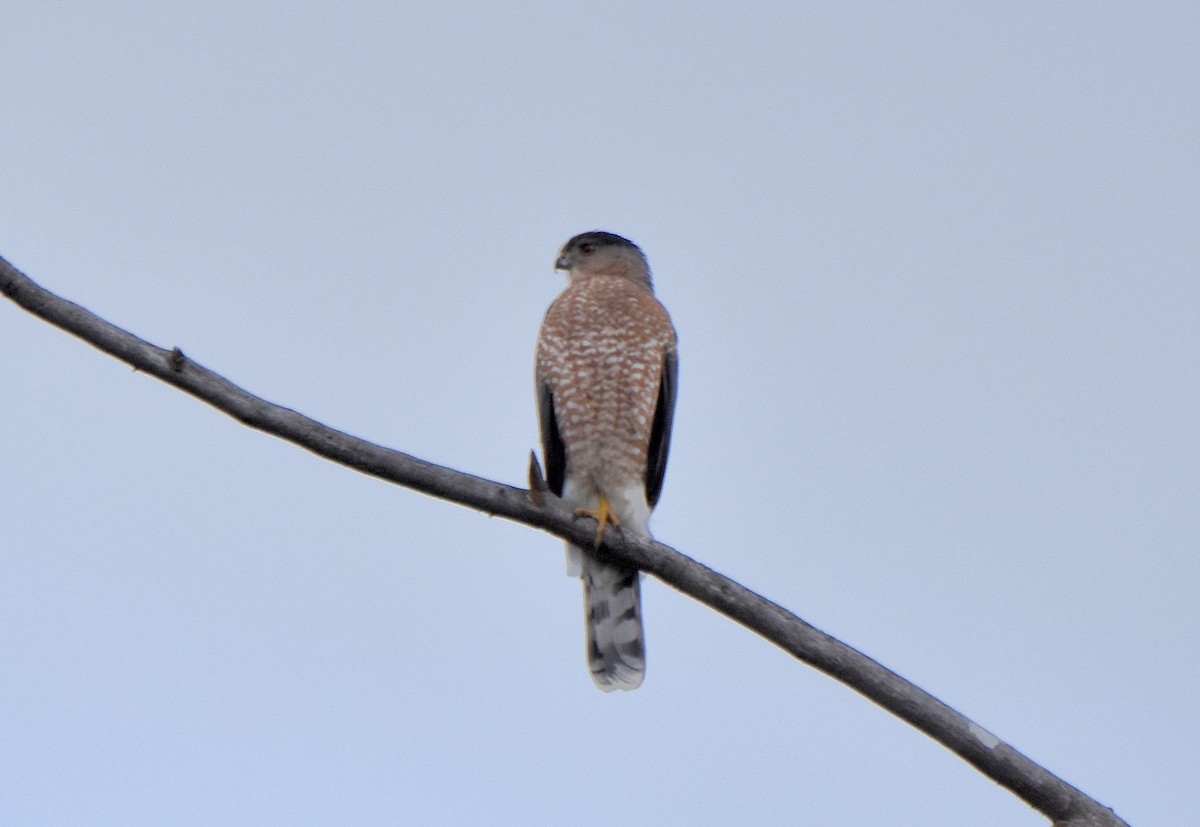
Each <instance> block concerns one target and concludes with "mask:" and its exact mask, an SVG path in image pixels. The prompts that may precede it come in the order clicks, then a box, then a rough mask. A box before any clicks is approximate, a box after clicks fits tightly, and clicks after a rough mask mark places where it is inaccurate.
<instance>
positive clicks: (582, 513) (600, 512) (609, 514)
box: [575, 494, 621, 548]
mask: <svg viewBox="0 0 1200 827" xmlns="http://www.w3.org/2000/svg"><path fill="white" fill-rule="evenodd" d="M575 516H576V517H591V518H592V519H593V520H595V521H596V522H597V523H599V524H600V525H599V526H598V527H597V528H596V548H600V542H601V541H602V540H603V539H604V529H605V527H606V526H607V525H608V524H609V523H612V524H613V525H614V526H615V527H617V528H620V527H621V521H620V519H618V518H617V515H616V514H615V513H614V512H613V510H612V506H610V505H609V504H608V497H606V496H604V495H603V494H601V495H600V504H599V505H598V506H596V507H595V508H594V509H593V508H577V509H575Z"/></svg>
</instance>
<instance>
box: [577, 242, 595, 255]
mask: <svg viewBox="0 0 1200 827" xmlns="http://www.w3.org/2000/svg"><path fill="white" fill-rule="evenodd" d="M579 251H580V252H581V253H583V254H584V255H585V256H590V255H591V254H592V253H594V252H596V245H595V244H593V243H592V242H590V241H586V242H584V243H583V244H580V245H579Z"/></svg>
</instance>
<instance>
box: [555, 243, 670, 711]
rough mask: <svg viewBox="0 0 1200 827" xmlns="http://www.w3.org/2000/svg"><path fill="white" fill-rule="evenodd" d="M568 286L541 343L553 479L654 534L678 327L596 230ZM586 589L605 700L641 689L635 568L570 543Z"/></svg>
mask: <svg viewBox="0 0 1200 827" xmlns="http://www.w3.org/2000/svg"><path fill="white" fill-rule="evenodd" d="M554 268H555V269H556V270H566V271H567V278H568V282H569V283H568V284H567V288H566V289H565V290H563V292H562V294H561V295H560V296H559V297H558V298H557V299H555V300H554V303H553V304H551V305H550V309H549V310H547V311H546V318H545V320H544V321H543V322H542V330H541V334H540V335H539V336H538V346H537V396H538V416H539V419H540V422H541V431H542V453H543V456H544V458H545V460H546V481H547V483H548V484H549V486H550V489H551V490H552V491H554V493H555V494H557V495H558V496H560V497H562V498H563V499H564V500H565V501H566V502H567V503H568V504H569V505H573V506H575V507H576V509H577V512H576V513H578V514H580V515H587V516H590V517H593V518H595V519H596V521H597V523H598V528H597V531H596V544H597V546H599V544H600V540H601V539H602V538H603V536H604V529H605V527H606V526H608V525H609V524H612V525H614V526H620V527H621V530H623V531H631V532H633V533H634V534H637V535H639V536H642V537H649V536H650V531H649V529H648V527H647V523H648V522H649V520H650V512H651V511H652V510H653V509H654V506H655V504H656V503H657V502H658V495H659V493H660V492H661V491H662V482H663V473H664V472H665V471H666V468H667V448H668V446H669V444H670V440H671V416H672V413H673V411H674V407H675V375H676V358H675V330H674V328H673V327H672V326H671V319H670V317H669V316H668V315H667V311H666V309H665V308H664V307H663V306H662V305H661V304H659V303H658V300H657V299H656V298H654V286H653V284H651V281H650V266H649V264H647V263H646V257H645V255H643V254H642V251H641V250H639V249H638V247H637V245H635V244H634V243H633V242H632V241H629V240H628V239H625V238H621V236H619V235H613V234H612V233H604V232H590V233H583V234H582V235H577V236H575V237H574V238H572V239H571V240H570V241H568V242H567V243H566V244H565V245H563V248H562V251H561V252H560V253H559V256H558V261H556V262H555V264H554ZM567 573H568V574H573V575H578V576H579V577H580V578H581V579H582V580H583V599H584V623H585V625H586V627H587V656H588V663H589V665H590V666H591V670H592V679H593V680H594V681H595V682H596V685H597V686H599V687H600V688H601V689H603V690H604V691H606V692H608V691H611V690H613V689H636V688H637V687H638V685H639V684H641V682H642V675H643V674H644V673H645V671H646V650H645V642H644V639H643V633H642V610H641V591H640V588H639V584H638V578H639V573H638V571H637V570H636V569H633V568H626V567H618V566H613V565H611V564H609V563H602V562H600V561H599V560H598V559H596V557H595V556H594V555H593V554H592V553H591V552H590V550H588V549H581V548H576V547H575V546H571V545H568V546H567Z"/></svg>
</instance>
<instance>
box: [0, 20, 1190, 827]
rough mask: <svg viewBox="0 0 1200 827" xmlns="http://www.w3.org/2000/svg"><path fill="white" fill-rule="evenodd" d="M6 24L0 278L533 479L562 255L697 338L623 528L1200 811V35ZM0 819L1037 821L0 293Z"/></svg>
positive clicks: (874, 711)
mask: <svg viewBox="0 0 1200 827" xmlns="http://www.w3.org/2000/svg"><path fill="white" fill-rule="evenodd" d="M247 5H248V4H244V3H216V2H214V3H204V4H193V6H191V7H186V6H180V5H179V4H154V3H106V4H94V3H75V4H72V3H31V2H11V3H6V4H5V5H4V6H3V9H0V111H2V112H3V119H4V124H3V127H0V254H3V255H4V256H5V257H7V258H8V259H9V260H11V261H12V262H13V263H14V264H15V265H16V266H17V267H19V268H21V269H23V270H25V271H26V272H27V273H28V274H29V275H30V276H32V277H33V278H35V279H36V280H38V281H40V282H41V283H42V284H43V285H45V286H46V287H48V288H50V289H52V290H55V291H57V292H59V293H61V294H62V295H64V296H67V297H69V298H71V299H72V300H74V301H76V302H79V303H81V304H83V305H85V306H86V307H89V308H90V309H92V310H93V311H95V312H97V313H99V314H100V315H102V316H104V317H105V318H107V319H109V320H110V321H112V322H114V323H116V324H119V325H121V326H123V327H126V328H127V329H129V330H131V331H133V332H135V333H137V334H139V335H141V336H144V337H146V338H148V339H149V340H150V341H152V342H154V343H156V344H158V345H161V346H165V347H171V346H175V345H178V346H179V347H181V348H182V349H183V350H184V352H186V353H187V354H188V355H189V356H191V357H192V358H194V359H196V360H197V361H199V362H201V363H202V364H204V365H206V366H208V367H210V368H211V369H213V370H216V371H217V372H219V373H222V374H224V375H225V376H227V377H229V378H230V379H231V380H233V381H235V382H237V383H239V384H240V385H242V386H243V387H246V388H248V389H250V390H252V391H253V392H255V393H258V394H260V395H262V396H264V397H266V398H268V399H270V400H272V401H275V402H278V403H280V404H283V405H286V406H288V407H292V408H295V409H297V410H299V411H301V412H303V413H305V414H308V415H310V416H313V417H315V418H317V419H320V420H322V421H324V422H326V423H328V424H330V425H333V426H334V427H337V428H340V429H342V430H346V431H349V432H352V433H354V434H357V435H359V436H362V437H365V438H368V439H372V440H375V441H378V442H380V443H382V444H384V445H388V446H391V447H395V448H399V449H401V450H404V451H407V452H410V453H413V454H415V455H417V456H420V457H423V458H425V459H429V460H432V461H435V462H440V463H443V464H447V465H451V466H454V467H457V468H461V469H464V470H468V471H471V472H474V473H477V474H482V475H485V476H488V477H491V478H493V479H498V480H503V481H506V482H510V483H516V484H520V483H521V482H522V480H523V479H524V475H525V467H526V462H527V456H528V451H529V449H530V448H531V447H533V446H534V444H535V442H536V419H535V409H534V397H533V388H532V354H533V346H534V339H535V336H536V333H537V327H538V324H539V322H540V320H541V315H542V313H543V312H544V310H545V308H546V306H547V305H548V304H549V302H550V301H551V300H552V299H553V297H554V296H555V295H556V293H557V292H558V290H560V289H561V287H562V284H563V277H562V275H561V274H557V273H555V272H553V271H552V269H551V268H552V263H553V260H554V255H555V253H556V251H557V249H558V247H559V245H560V244H561V243H562V242H563V241H564V240H565V239H566V238H567V237H569V236H571V235H573V234H575V233H577V232H580V231H583V230H589V229H606V230H611V231H613V232H618V233H621V234H623V235H626V236H628V237H630V238H632V239H633V240H634V241H636V242H638V243H639V244H640V245H641V246H642V247H643V249H644V250H645V251H646V253H647V255H648V256H649V259H650V262H651V265H652V266H653V268H654V271H655V277H656V281H657V285H658V289H659V295H660V297H661V298H662V299H663V301H664V302H665V304H666V305H667V307H668V308H669V309H670V310H671V312H672V314H673V316H674V320H675V324H676V326H677V328H678V330H679V335H680V348H681V366H680V370H681V373H680V376H681V380H680V381H681V384H680V392H679V403H678V410H677V415H676V431H675V438H674V441H673V455H672V457H671V464H670V467H669V468H668V472H667V479H666V486H665V491H664V494H663V499H662V502H661V506H660V508H659V511H658V513H657V515H656V518H655V521H654V524H653V525H654V529H655V532H656V535H657V536H658V537H659V538H660V539H661V540H663V541H664V542H667V543H669V544H671V545H674V546H676V547H677V548H679V549H680V550H682V551H684V552H686V553H688V554H690V555H692V556H694V557H696V558H698V559H700V560H701V561H703V562H705V563H707V564H709V565H712V566H713V567H715V568H717V569H718V570H720V571H722V572H724V573H727V574H729V575H730V576H732V577H734V578H736V579H738V580H740V581H741V582H743V583H745V584H746V585H747V586H749V587H751V588H754V589H756V590H758V591H760V592H762V593H764V594H766V595H767V596H769V597H771V598H772V599H774V600H777V601H779V602H781V603H783V604H784V605H786V606H788V607H789V608H791V609H793V610H795V611H796V612H798V613H799V614H800V615H801V616H802V617H804V618H805V619H807V620H809V621H810V622H813V623H815V624H816V625H818V626H820V627H821V628H823V629H824V630H826V631H828V632H829V633H831V634H833V635H835V636H838V637H840V638H842V639H843V640H846V641H847V642H849V643H851V644H852V645H855V646H857V647H859V648H860V649H862V650H863V651H865V652H866V653H868V654H870V655H871V656H873V657H875V658H877V659H878V660H880V661H882V662H883V663H884V664H886V665H888V666H889V667H891V668H893V669H895V670H896V671H898V672H900V673H901V674H903V675H905V676H906V677H908V678H910V679H912V680H913V681H915V682H916V683H917V684H919V685H920V686H922V687H924V688H925V689H927V690H929V691H931V692H933V693H934V694H936V695H938V696H939V697H940V698H942V699H943V700H945V701H946V702H947V703H949V704H951V705H952V706H955V707H957V708H958V709H960V710H962V711H963V712H964V713H965V714H967V715H969V716H971V717H972V718H974V719H975V720H976V721H978V722H979V723H980V724H982V725H983V726H985V727H987V728H989V729H991V730H992V731H994V732H995V733H996V734H997V735H999V736H1000V737H1002V738H1004V739H1005V740H1007V741H1009V742H1010V743H1011V744H1013V745H1014V746H1015V747H1017V748H1018V749H1020V750H1022V751H1024V752H1025V753H1026V754H1028V755H1029V756H1030V757H1032V758H1033V759H1034V760H1036V761H1039V762H1041V763H1043V764H1044V765H1046V766H1047V767H1048V768H1049V769H1051V770H1052V771H1054V772H1056V773H1058V774H1059V775H1061V776H1063V777H1064V778H1066V779H1067V780H1068V781H1070V782H1072V783H1074V784H1076V785H1077V786H1079V787H1081V788H1082V789H1084V790H1085V791H1087V792H1088V793H1090V794H1092V795H1093V796H1095V797H1096V798H1098V799H1099V800H1101V801H1102V802H1104V803H1106V804H1108V805H1111V806H1113V807H1114V808H1116V809H1117V811H1118V813H1120V814H1121V815H1123V816H1124V817H1125V818H1126V819H1128V820H1129V821H1130V822H1131V823H1134V824H1145V825H1151V824H1185V823H1189V820H1190V819H1192V818H1194V817H1195V813H1196V812H1197V811H1198V810H1200V800H1198V798H1200V793H1198V790H1197V784H1196V781H1197V766H1200V747H1198V746H1197V744H1200V704H1198V703H1197V698H1198V689H1197V687H1198V686H1200V656H1198V647H1197V629H1198V628H1200V604H1198V601H1197V597H1196V594H1197V590H1198V589H1200V513H1198V511H1200V510H1198V508H1197V501H1198V499H1200V389H1198V386H1197V377H1198V376H1200V332H1198V325H1197V316H1198V315H1200V278H1198V273H1197V262H1198V261H1200V206H1198V205H1200V196H1198V193H1200V163H1198V161H1197V158H1198V153H1200V150H1198V147H1200V105H1198V98H1197V90H1198V89H1200V49H1197V46H1196V44H1197V42H1200V7H1198V6H1197V5H1196V4H1194V3H1158V2H1139V3H1107V4H1093V3H1056V4H1046V3H1033V2H1030V3H1006V4H1000V5H998V6H996V7H991V6H989V5H987V4H980V3H904V4H896V3H884V2H878V3H857V4H856V3H838V4H821V5H815V4H799V3H795V2H787V3H784V2H780V3H753V2H752V3H747V4H738V5H737V7H736V8H735V7H734V6H733V5H732V4H730V5H728V6H725V5H717V4H707V5H706V4H697V3H661V4H644V3H622V2H616V3H605V4H597V3H587V4H583V3H550V2H543V3H528V2H527V3H514V4H508V5H505V6H500V5H499V4H496V5H493V4H483V3H462V2H442V3H438V4H429V5H428V6H426V7H417V6H416V4H385V3H358V2H341V3H336V4H334V3H329V4H315V3H299V4H297V3H276V4H270V3H261V4H249V5H251V6H253V8H247V7H246V6H247ZM0 353H3V359H0V412H2V416H3V424H4V437H3V439H0V479H2V480H3V483H2V488H0V491H2V494H0V741H2V742H3V746H2V747H0V779H3V780H2V782H0V811H2V812H4V813H6V819H7V820H8V821H9V823H13V824H113V825H162V824H171V825H192V824H195V825H212V824H289V825H296V824H364V825H371V824H380V825H383V824H400V823H410V824H430V825H457V824H528V825H560V824H568V823H569V824H577V825H593V824H595V825H609V824H613V823H621V824H632V825H639V824H644V825H652V824H653V825H658V824H685V823H686V824H698V825H705V824H730V823H757V824H789V825H793V824H821V825H893V824H897V823H908V824H921V825H931V826H932V827H941V825H954V827H962V825H964V824H970V825H1039V824H1045V823H1046V822H1045V821H1044V820H1043V819H1042V818H1041V817H1040V816H1038V815H1037V814H1036V813H1034V812H1033V811H1032V810H1030V809H1029V808H1028V807H1026V806H1025V805H1024V804H1023V803H1021V802H1020V801H1018V800H1017V799H1016V798H1014V797H1013V796H1012V795H1010V794H1009V793H1008V792H1006V791H1004V790H1002V789H1000V788H998V787H996V786H995V785H994V784H992V783H991V782H990V781H988V780H986V779H984V778H983V777H982V776H980V775H979V774H978V773H976V772H975V771H974V770H973V769H971V768H970V767H969V766H967V765H966V764H964V763H963V762H962V761H960V760H959V759H957V758H956V757H954V756H952V755H950V754H949V753H948V752H946V751H945V750H944V749H943V748H942V747H940V746H938V745H937V744H935V743H933V742H931V741H930V740H928V739H927V738H925V737H924V736H922V735H920V734H918V733H916V732H915V731H914V730H912V729H911V728H909V727H908V726H907V725H906V724H903V723H901V722H899V721H898V720H896V719H894V718H892V717H891V716H890V715H888V714H886V713H884V712H882V711H881V710H879V709H878V708H876V707H875V706H874V705H872V704H871V703H869V702H867V701H865V700H864V699H862V698H861V697H860V696H858V695H856V694H855V693H853V692H852V691H850V690H848V689H847V688H845V687H843V686H842V685H840V684H838V683H836V682H834V681H832V680H830V679H828V678H826V677H825V676H823V675H821V674H819V673H816V672H814V671H812V670H811V669H809V668H807V667H805V666H803V665H801V664H799V663H797V662H795V661H793V660H792V659H790V658H789V657H788V656H786V655H785V654H783V653H782V652H780V651H778V650H776V649H775V648H773V647H772V646H770V645H768V644H766V643H764V642H763V641H762V640H760V639H758V638H757V637H755V636H754V635H752V634H750V633H749V632H747V631H745V630H743V629H742V628H740V627H737V626H735V625H733V624H731V623H730V622H728V621H726V620H724V619H722V618H720V617H718V616H716V615H714V614H713V613H712V612H710V611H709V610H707V609H705V608H703V607H701V606H699V605H697V604H695V603H693V602H692V601H690V600H689V599H686V598H684V597H682V596H680V595H678V594H676V593H675V592H673V591H672V590H671V589H670V588H667V587H665V586H663V585H662V584H660V583H658V582H656V581H648V582H647V583H646V585H645V587H644V603H645V616H646V627H647V638H648V674H647V679H646V683H645V684H644V685H643V687H642V688H641V689H640V690H638V691H637V692H634V693H628V694H620V695H604V694H602V693H600V692H598V691H597V690H596V689H594V688H593V686H592V684H591V681H590V680H589V678H588V675H587V671H586V668H585V666H584V651H583V628H582V621H581V614H582V610H581V601H580V595H579V591H580V589H579V584H578V583H577V582H575V581H572V580H569V579H567V578H566V576H565V569H564V561H563V553H562V548H561V544H560V543H559V542H558V541H557V540H555V539H554V538H552V537H549V536H548V535H545V534H541V533H537V532H534V531H531V530H529V529H527V528H524V527H521V526H517V525H513V524H511V523H507V522H504V521H501V520H498V519H489V518H487V517H485V516H482V515H480V514H477V513H474V512H471V511H467V510H464V509H462V508H459V507H456V506H452V505H449V504H446V503H442V502H440V501H435V500H432V499H429V498H426V497H422V496H419V495H417V494H414V493H412V492H408V491H405V490H402V489H399V488H395V487H392V486H389V485H387V484H384V483H382V482H379V481H377V480H374V479H368V478H366V477H363V476H361V475H358V474H355V473H354V472H351V471H348V470H346V469H343V468H340V467H337V466H334V465H332V464H330V463H327V462H325V461H323V460H321V459H318V458H316V457H314V456H311V455H309V454H307V453H305V452H304V451H302V450H299V449H297V448H295V447H292V446H290V445H287V444H284V443H282V442H280V441H278V440H275V439H273V438H271V437H267V436H265V435H262V434H259V433H257V432H253V431H250V430H248V429H246V428H245V427H243V426H241V425H239V424H238V423H236V422H234V421H233V420H231V419H228V418H226V417H224V416H222V415H221V414H219V413H216V412H215V411H213V410H212V409H210V408H208V407H206V406H204V405H202V404H200V403H198V402H196V401H194V400H192V399H190V398H189V397H186V396H184V395H182V394H180V393H179V392H177V391H175V390H174V389H172V388H169V387H167V386H165V385H163V384H161V383H159V382H158V381H156V380H154V379H152V378H148V377H146V376H143V375H139V374H137V373H134V372H133V371H131V370H130V369H129V368H128V367H126V366H123V365H121V364H120V363H118V362H116V361H114V360H112V359H110V358H109V357H107V356H104V355H102V354H100V353H98V352H96V351H94V350H92V349H91V348H89V347H88V346H86V345H84V344H82V343H80V342H78V341H76V340H74V339H72V338H70V337H68V336H67V335H65V334H63V333H61V332H59V331H57V330H55V329H53V328H51V327H49V326H48V325H46V324H44V323H42V322H40V321H38V320H36V319H34V318H32V317H30V316H28V315H26V314H24V313H23V312H21V311H20V310H18V309H17V308H15V307H14V306H12V305H10V304H8V303H0Z"/></svg>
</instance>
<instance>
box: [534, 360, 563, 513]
mask: <svg viewBox="0 0 1200 827" xmlns="http://www.w3.org/2000/svg"><path fill="white" fill-rule="evenodd" d="M538 422H539V423H540V424H541V426H542V459H543V460H545V462H546V484H547V485H548V486H549V487H550V490H551V491H553V492H554V495H555V496H557V497H561V496H562V493H563V478H564V476H565V475H566V470H567V449H566V447H565V446H564V445H563V440H562V434H560V433H559V432H558V418H557V417H556V416H555V415H554V393H553V392H552V391H551V390H550V388H549V387H548V386H547V385H546V383H545V382H538Z"/></svg>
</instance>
